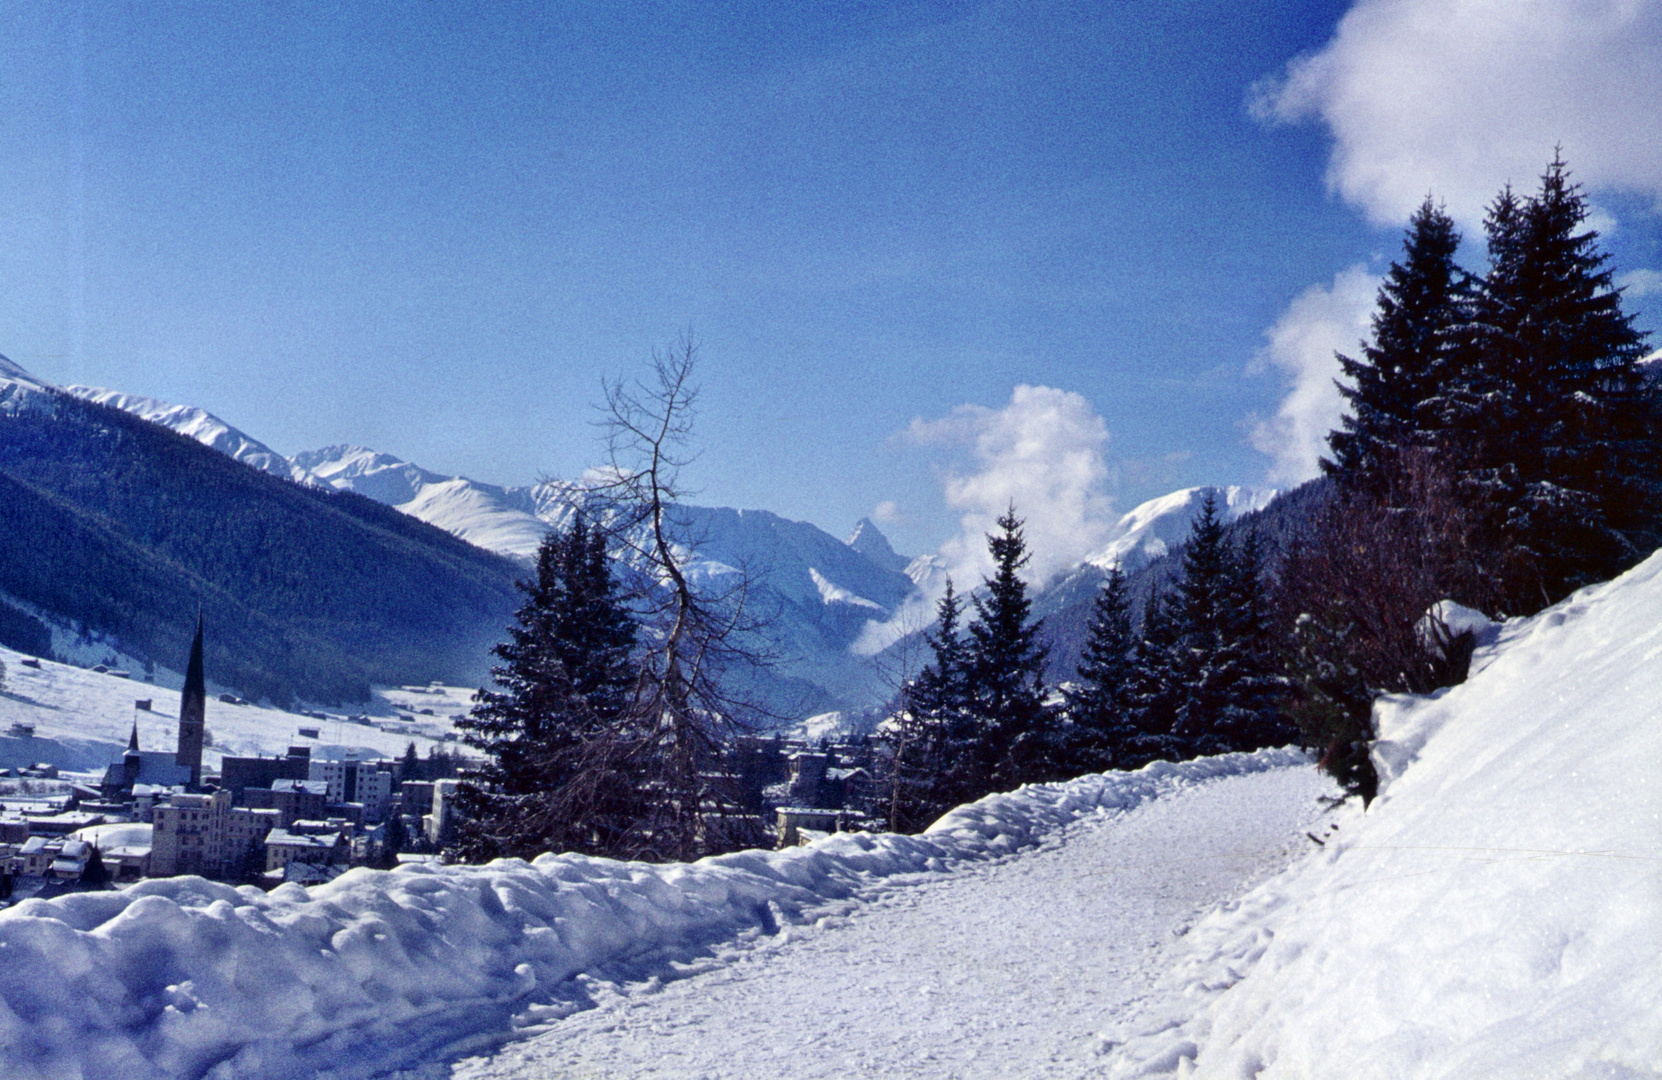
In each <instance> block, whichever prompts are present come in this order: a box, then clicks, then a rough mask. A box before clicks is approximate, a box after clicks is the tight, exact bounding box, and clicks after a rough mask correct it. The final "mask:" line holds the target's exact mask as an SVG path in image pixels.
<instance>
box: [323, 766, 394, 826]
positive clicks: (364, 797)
mask: <svg viewBox="0 0 1662 1080" xmlns="http://www.w3.org/2000/svg"><path fill="white" fill-rule="evenodd" d="M310 768H311V772H310V774H309V775H310V776H311V778H312V779H313V780H322V781H324V782H326V783H327V784H328V785H329V801H330V802H334V803H351V802H355V803H363V806H364V820H365V821H382V820H385V818H386V816H387V809H388V807H389V806H390V804H391V803H392V770H391V769H390V768H383V767H382V766H381V763H380V762H376V761H357V760H355V759H351V758H349V759H347V760H345V761H316V760H314V761H313V762H312V763H311V767H310Z"/></svg>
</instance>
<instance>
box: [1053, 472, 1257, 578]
mask: <svg viewBox="0 0 1662 1080" xmlns="http://www.w3.org/2000/svg"><path fill="white" fill-rule="evenodd" d="M1279 494H1281V492H1280V491H1279V490H1278V489H1276V488H1251V487H1238V486H1237V487H1193V488H1184V489H1183V490H1182V491H1174V492H1172V493H1171V494H1170V495H1162V496H1160V497H1159V498H1158V499H1150V500H1149V501H1148V502H1145V503H1142V504H1141V505H1139V506H1138V507H1137V508H1136V509H1134V510H1132V511H1131V512H1130V513H1128V514H1126V515H1125V516H1124V517H1122V518H1120V520H1119V522H1118V524H1116V525H1115V526H1114V530H1113V538H1112V539H1111V540H1109V541H1108V543H1106V544H1104V545H1103V546H1102V548H1100V549H1099V550H1097V551H1095V552H1093V553H1091V554H1090V555H1089V556H1087V557H1086V559H1085V562H1086V564H1088V565H1090V566H1095V567H1097V568H1098V569H1101V570H1109V569H1111V568H1112V567H1114V566H1115V565H1116V564H1117V565H1118V566H1119V568H1120V569H1121V570H1122V571H1124V572H1125V573H1127V574H1130V573H1134V572H1136V571H1137V570H1140V569H1142V568H1143V567H1144V566H1147V565H1148V564H1149V563H1151V562H1153V561H1154V560H1155V559H1158V558H1160V557H1161V556H1163V555H1165V554H1166V553H1167V552H1169V551H1171V550H1172V549H1173V548H1175V547H1177V546H1179V545H1180V544H1182V543H1183V542H1184V541H1185V540H1187V539H1188V536H1189V530H1190V529H1191V528H1193V526H1194V523H1195V519H1196V518H1197V517H1199V516H1200V508H1201V506H1202V505H1203V504H1204V503H1205V502H1206V496H1207V495H1212V496H1213V497H1214V498H1216V500H1217V507H1218V516H1219V517H1221V518H1222V519H1223V520H1224V521H1225V522H1230V521H1235V520H1236V519H1238V518H1240V517H1242V516H1243V515H1246V514H1250V513H1251V512H1253V511H1254V510H1262V509H1263V508H1264V507H1266V506H1268V505H1269V504H1270V500H1271V499H1274V498H1275V497H1276V496H1277V495H1279Z"/></svg>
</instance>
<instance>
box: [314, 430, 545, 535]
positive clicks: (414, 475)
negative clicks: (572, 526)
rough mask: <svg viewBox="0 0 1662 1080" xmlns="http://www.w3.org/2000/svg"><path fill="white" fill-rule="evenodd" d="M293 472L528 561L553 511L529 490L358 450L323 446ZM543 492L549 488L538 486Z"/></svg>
mask: <svg viewBox="0 0 1662 1080" xmlns="http://www.w3.org/2000/svg"><path fill="white" fill-rule="evenodd" d="M292 461H293V464H294V467H295V468H297V469H300V470H303V471H304V472H305V473H306V475H308V476H311V477H313V478H314V479H315V480H316V481H317V482H318V483H321V484H325V485H327V486H329V487H332V488H335V489H337V490H339V491H353V492H357V493H358V494H359V495H362V496H364V497H365V498H370V499H374V500H375V501H376V502H380V503H386V504H387V505H388V506H391V507H394V508H396V509H398V510H400V511H402V512H404V513H406V514H409V515H410V516H411V517H414V518H420V519H421V520H422V521H425V522H427V523H428V524H429V525H437V526H438V527H439V528H441V529H444V530H445V531H447V532H450V533H454V534H455V535H457V536H459V537H461V538H462V539H463V540H466V541H467V542H468V543H470V544H474V545H476V546H478V547H482V548H485V549H486V550H489V551H494V552H497V553H498V554H501V555H512V556H514V557H516V558H520V559H525V560H530V559H531V558H533V557H534V556H535V555H536V553H537V546H538V545H539V544H541V543H542V538H543V536H544V535H545V534H546V533H547V532H548V530H549V527H550V525H551V524H552V522H551V521H550V520H549V519H547V518H544V517H541V516H539V514H538V512H537V511H538V508H539V506H541V507H544V508H545V510H547V511H552V512H553V516H557V513H558V512H557V511H556V510H555V507H554V506H553V505H552V503H553V500H549V499H539V497H538V492H537V491H536V489H534V488H525V487H519V488H511V487H501V486H498V485H496V484H484V483H480V482H479V481H477V480H469V479H468V478H467V477H464V476H445V475H442V474H440V473H435V472H431V471H429V470H427V469H423V468H422V467H421V466H419V465H415V464H412V463H410V462H408V461H404V460H402V459H400V458H396V457H393V456H392V455H391V454H383V453H379V452H377V451H375V450H369V449H366V448H364V447H362V446H326V447H324V448H323V449H321V450H308V451H304V452H302V453H299V454H296V455H294V457H293V459H292ZM541 486H545V487H546V486H549V485H541Z"/></svg>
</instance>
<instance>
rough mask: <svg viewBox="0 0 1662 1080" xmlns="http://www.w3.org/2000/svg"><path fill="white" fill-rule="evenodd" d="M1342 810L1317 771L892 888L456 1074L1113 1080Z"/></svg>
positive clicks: (1202, 797) (1089, 828) (591, 988)
mask: <svg viewBox="0 0 1662 1080" xmlns="http://www.w3.org/2000/svg"><path fill="white" fill-rule="evenodd" d="M1331 790H1332V789H1331V786H1330V785H1329V784H1328V783H1327V782H1326V781H1325V780H1324V779H1323V778H1322V777H1321V776H1319V775H1318V774H1317V773H1316V771H1315V770H1314V769H1312V768H1310V767H1309V766H1308V765H1299V766H1294V767H1283V768H1278V769H1274V770H1272V771H1268V772H1258V773H1250V774H1246V775H1234V776H1223V777H1220V778H1217V779H1214V780H1211V781H1208V782H1205V783H1201V784H1196V785H1193V786H1188V787H1183V788H1179V789H1177V790H1175V791H1169V792H1167V793H1166V794H1164V795H1163V796H1162V797H1160V798H1157V799H1152V800H1149V801H1147V802H1143V803H1140V804H1138V805H1136V806H1134V807H1132V808H1131V809H1129V810H1102V811H1098V812H1096V813H1093V814H1091V815H1088V816H1086V817H1084V818H1082V819H1080V820H1079V821H1077V822H1076V823H1074V824H1072V825H1069V826H1067V827H1065V828H1063V829H1061V830H1058V831H1057V832H1055V833H1053V834H1052V835H1051V836H1049V837H1048V838H1047V839H1046V840H1045V841H1044V842H1043V843H1041V844H1040V845H1039V846H1037V847H1034V848H1030V849H1028V850H1026V851H1023V852H1021V853H1019V854H1016V855H1013V856H1009V857H1006V858H1004V859H1000V860H998V861H995V862H991V863H981V864H971V865H967V866H962V867H960V868H958V869H957V870H954V871H950V872H945V873H926V874H913V875H904V876H902V877H898V878H893V879H889V880H888V881H887V882H885V883H884V884H883V885H881V886H880V887H878V888H876V889H874V890H873V891H872V892H870V893H869V894H868V895H866V896H865V897H863V898H862V899H861V900H860V901H859V902H857V903H856V902H850V903H848V904H846V905H844V907H843V909H842V910H841V912H840V913H837V912H835V911H834V912H833V913H832V914H828V915H826V916H824V917H822V918H820V919H819V920H818V921H817V922H815V923H812V924H809V925H806V926H786V927H784V928H783V929H782V930H779V931H778V932H776V933H773V934H771V935H766V934H764V935H759V936H755V937H753V938H750V939H749V940H747V941H743V942H742V943H736V944H734V945H732V946H729V947H726V948H724V949H722V950H719V951H718V952H717V953H716V955H715V956H714V957H713V958H711V959H708V960H704V961H699V962H697V963H696V964H695V965H694V966H692V967H689V968H687V969H685V970H684V973H683V974H684V977H682V978H679V979H677V980H676V981H672V982H668V983H664V982H661V981H660V980H658V979H653V980H650V981H647V982H637V983H633V984H623V985H617V984H613V983H608V982H603V981H599V980H596V979H593V978H592V977H589V978H586V979H585V982H586V987H585V989H586V990H587V991H588V993H589V995H590V996H591V998H592V1000H593V1001H594V1002H595V1007H593V1008H590V1009H586V1010H585V1011H582V1012H578V1013H575V1014H574V1015H570V1016H568V1017H566V1018H564V1019H561V1020H556V1021H554V1022H553V1023H551V1024H550V1025H549V1026H548V1027H547V1029H546V1030H544V1031H543V1032H542V1033H540V1034H538V1035H535V1036H534V1037H531V1038H528V1039H525V1040H523V1041H520V1042H516V1043H514V1044H511V1045H509V1046H507V1047H505V1048H504V1049H502V1050H501V1051H500V1052H499V1053H497V1054H496V1055H495V1056H494V1057H489V1058H476V1059H473V1060H469V1061H464V1062H462V1063H461V1064H459V1065H458V1066H457V1067H456V1068H455V1075H456V1076H457V1077H458V1078H463V1077H465V1078H468V1080H483V1078H486V1077H539V1078H540V1077H568V1076H570V1077H585V1078H603V1077H604V1078H612V1077H617V1078H622V1077H642V1078H649V1077H663V1078H669V1077H675V1078H678V1080H682V1078H693V1077H710V1078H715V1077H780V1078H797V1077H802V1078H813V1077H848V1076H860V1077H923V1078H930V1077H939V1078H943V1080H944V1078H948V1077H953V1078H959V1077H961V1078H972V1077H987V1078H1003V1077H1075V1076H1090V1075H1098V1074H1100V1071H1101V1069H1102V1068H1103V1066H1104V1064H1105V1063H1106V1059H1105V1056H1104V1055H1106V1054H1108V1052H1109V1051H1111V1049H1112V1047H1113V1042H1114V1035H1115V1033H1117V1032H1119V1031H1121V1030H1123V1029H1124V1028H1125V1027H1126V1025H1127V1024H1130V1023H1133V1022H1134V1021H1135V1020H1136V1018H1137V1017H1138V1016H1140V1015H1142V1014H1144V1013H1145V1012H1147V1011H1149V1009H1150V1007H1151V1006H1157V1002H1156V1001H1155V999H1156V998H1158V997H1159V995H1160V994H1161V993H1169V991H1162V990H1160V989H1157V982H1158V978H1159V976H1160V975H1162V974H1163V973H1165V972H1166V971H1167V970H1169V968H1170V967H1171V964H1172V958H1171V954H1172V952H1173V950H1174V949H1175V948H1177V947H1179V944H1180V938H1179V937H1178V935H1180V934H1181V933H1182V932H1183V931H1184V930H1185V929H1186V928H1187V927H1188V925H1189V924H1190V923H1191V922H1192V921H1193V920H1194V919H1195V918H1196V917H1197V916H1199V915H1200V914H1201V913H1203V912H1204V911H1206V910H1207V909H1209V908H1211V907H1213V906H1215V905H1217V904H1219V903H1223V902H1227V901H1229V900H1231V899H1233V898H1235V897H1239V896H1240V895H1242V894H1243V893H1244V892H1246V891H1247V890H1248V889H1249V888H1250V887H1251V886H1253V885H1254V884H1256V883H1257V882H1259V881H1261V880H1263V879H1264V878H1266V877H1268V876H1269V875H1271V874H1273V873H1275V872H1277V871H1279V870H1281V869H1283V868H1284V867H1285V866H1286V865H1287V864H1288V862H1289V861H1290V860H1291V859H1292V858H1294V857H1295V856H1296V855H1297V854H1299V853H1300V852H1301V851H1304V850H1309V849H1311V848H1312V847H1313V845H1312V844H1311V842H1310V841H1309V840H1308V839H1306V838H1305V836H1304V832H1305V830H1306V829H1307V828H1311V827H1313V823H1314V822H1315V820H1316V818H1317V817H1318V815H1319V813H1320V810H1321V807H1320V805H1319V804H1318V802H1317V796H1318V795H1320V794H1325V793H1329V792H1331ZM1157 1011H1158V1010H1157Z"/></svg>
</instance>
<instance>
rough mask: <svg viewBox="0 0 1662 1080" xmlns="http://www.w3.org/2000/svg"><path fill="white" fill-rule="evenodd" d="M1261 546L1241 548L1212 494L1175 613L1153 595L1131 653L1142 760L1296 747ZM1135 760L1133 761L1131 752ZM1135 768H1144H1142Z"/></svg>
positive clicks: (1188, 553) (1251, 543) (1254, 541)
mask: <svg viewBox="0 0 1662 1080" xmlns="http://www.w3.org/2000/svg"><path fill="white" fill-rule="evenodd" d="M1263 562H1264V556H1263V549H1262V544H1261V543H1260V541H1259V539H1258V537H1257V535H1256V534H1255V533H1252V534H1249V535H1248V536H1247V537H1246V539H1245V540H1243V541H1242V543H1241V544H1240V545H1239V546H1237V545H1235V544H1232V543H1231V542H1230V540H1229V535H1228V531H1227V530H1226V528H1225V527H1224V524H1223V521H1222V519H1221V518H1220V517H1219V515H1218V507H1217V499H1216V496H1215V495H1214V494H1213V493H1211V492H1208V493H1207V496H1206V499H1205V501H1204V502H1203V503H1202V504H1201V511H1200V516H1199V517H1197V518H1196V519H1195V523H1194V526H1193V528H1192V530H1191V531H1190V534H1189V540H1188V542H1187V544H1186V546H1185V548H1184V551H1183V574H1182V577H1181V578H1180V579H1179V581H1178V583H1177V585H1176V586H1175V588H1174V589H1173V595H1172V597H1171V599H1170V602H1169V606H1168V605H1167V603H1166V602H1165V601H1164V599H1163V598H1151V601H1150V604H1149V607H1148V610H1147V611H1146V612H1145V615H1144V626H1143V639H1142V642H1141V643H1140V645H1139V647H1138V649H1137V650H1136V652H1135V654H1134V660H1135V674H1134V676H1133V678H1132V692H1131V698H1132V702H1133V708H1134V709H1135V711H1136V713H1137V716H1136V725H1135V726H1136V728H1137V729H1138V730H1139V732H1140V738H1137V739H1135V740H1134V745H1135V746H1136V754H1135V755H1134V756H1135V758H1141V759H1143V760H1153V759H1154V758H1155V757H1195V756H1199V755H1203V754H1219V753H1225V752H1228V751H1232V750H1254V749H1258V748H1260V747H1263V746H1272V745H1278V744H1280V743H1283V742H1287V741H1290V739H1291V738H1292V736H1293V731H1292V729H1291V727H1290V726H1289V725H1287V724H1286V723H1284V722H1283V721H1282V720H1281V719H1280V717H1279V713H1278V704H1279V699H1280V696H1281V694H1282V690H1283V685H1284V684H1283V679H1282V677H1281V676H1280V674H1279V672H1278V671H1277V658H1276V657H1275V655H1274V653H1273V650H1272V649H1271V641H1270V619H1269V614H1270V605H1269V599H1268V594H1267V591H1266V589H1265V586H1264V582H1263ZM1128 756H1131V755H1128ZM1138 763H1141V762H1140V761H1139V762H1138Z"/></svg>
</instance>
